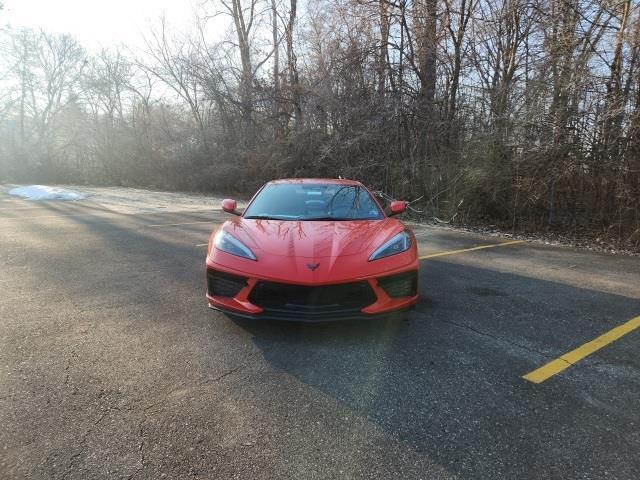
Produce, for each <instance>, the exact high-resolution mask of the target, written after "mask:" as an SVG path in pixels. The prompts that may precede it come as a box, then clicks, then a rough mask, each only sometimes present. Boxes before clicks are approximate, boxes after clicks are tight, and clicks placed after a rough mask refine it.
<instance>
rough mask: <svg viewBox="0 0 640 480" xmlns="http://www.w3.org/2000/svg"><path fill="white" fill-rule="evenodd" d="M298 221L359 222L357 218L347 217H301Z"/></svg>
mask: <svg viewBox="0 0 640 480" xmlns="http://www.w3.org/2000/svg"><path fill="white" fill-rule="evenodd" d="M300 220H302V221H304V222H329V221H336V222H339V221H344V220H361V219H359V218H347V217H308V218H305V217H302V218H301V219H300Z"/></svg>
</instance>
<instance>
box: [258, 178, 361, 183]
mask: <svg viewBox="0 0 640 480" xmlns="http://www.w3.org/2000/svg"><path fill="white" fill-rule="evenodd" d="M283 183H291V184H295V183H302V184H309V185H313V184H314V183H324V184H335V185H362V183H360V182H358V181H356V180H347V179H344V178H281V179H278V180H272V181H270V182H268V184H276V185H278V184H283Z"/></svg>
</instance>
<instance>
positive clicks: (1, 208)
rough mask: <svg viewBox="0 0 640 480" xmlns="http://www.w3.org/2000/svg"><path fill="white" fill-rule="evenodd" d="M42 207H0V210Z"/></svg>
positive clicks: (40, 207)
mask: <svg viewBox="0 0 640 480" xmlns="http://www.w3.org/2000/svg"><path fill="white" fill-rule="evenodd" d="M37 209H42V206H39V207H0V210H37Z"/></svg>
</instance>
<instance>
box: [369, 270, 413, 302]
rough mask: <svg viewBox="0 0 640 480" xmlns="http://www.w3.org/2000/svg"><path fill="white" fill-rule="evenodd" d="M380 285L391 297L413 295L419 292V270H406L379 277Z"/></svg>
mask: <svg viewBox="0 0 640 480" xmlns="http://www.w3.org/2000/svg"><path fill="white" fill-rule="evenodd" d="M378 286H379V287H381V288H382V289H383V290H384V291H385V292H386V294H387V295H389V296H390V297H391V298H398V297H413V296H414V295H417V293H418V272H416V271H411V272H404V273H399V274H398V275H391V276H389V277H382V278H379V279H378Z"/></svg>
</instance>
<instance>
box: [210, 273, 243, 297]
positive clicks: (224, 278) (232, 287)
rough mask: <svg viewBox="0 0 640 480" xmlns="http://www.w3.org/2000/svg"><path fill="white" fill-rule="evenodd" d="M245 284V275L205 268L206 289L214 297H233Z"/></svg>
mask: <svg viewBox="0 0 640 480" xmlns="http://www.w3.org/2000/svg"><path fill="white" fill-rule="evenodd" d="M246 285H247V279H246V278H245V277H239V276H237V275H231V274H230V273H225V272H220V271H218V270H211V269H208V270H207V290H208V292H209V295H212V296H216V297H235V296H236V295H237V294H238V293H239V292H240V290H242V289H243V288H244V287H245V286H246Z"/></svg>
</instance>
